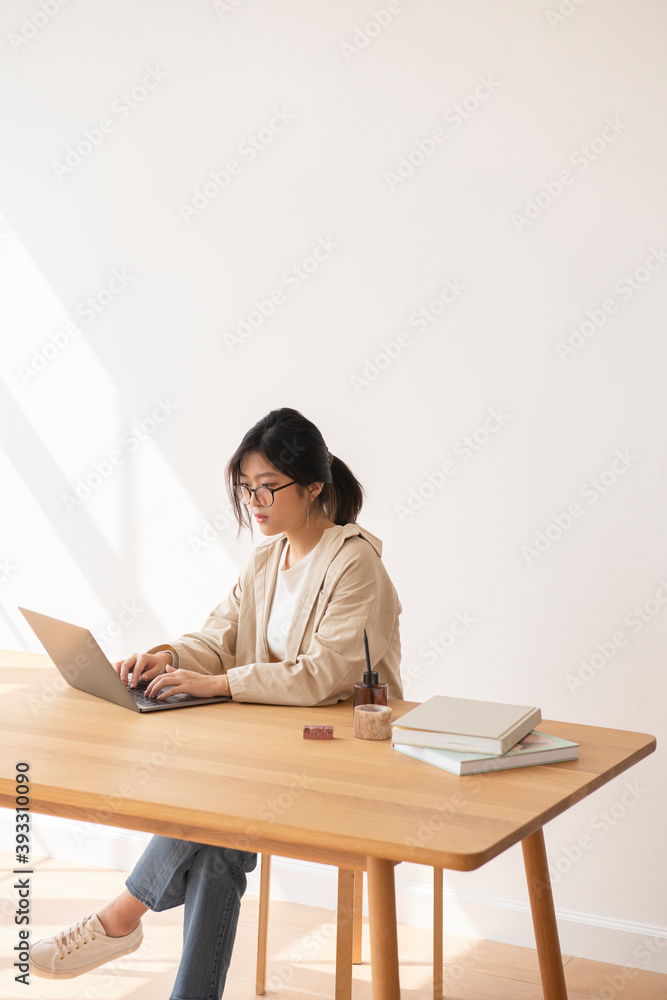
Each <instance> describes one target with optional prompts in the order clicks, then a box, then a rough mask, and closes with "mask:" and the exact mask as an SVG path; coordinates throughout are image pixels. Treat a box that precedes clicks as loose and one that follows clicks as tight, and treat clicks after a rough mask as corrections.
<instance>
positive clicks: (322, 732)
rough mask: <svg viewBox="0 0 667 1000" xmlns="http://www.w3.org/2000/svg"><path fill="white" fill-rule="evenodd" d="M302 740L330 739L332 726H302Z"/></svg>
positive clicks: (331, 737)
mask: <svg viewBox="0 0 667 1000" xmlns="http://www.w3.org/2000/svg"><path fill="white" fill-rule="evenodd" d="M303 738H304V740H332V739H333V726H304V727H303Z"/></svg>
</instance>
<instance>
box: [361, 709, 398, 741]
mask: <svg viewBox="0 0 667 1000" xmlns="http://www.w3.org/2000/svg"><path fill="white" fill-rule="evenodd" d="M354 735H355V736H356V737H357V739H359V740H388V739H389V737H390V736H391V709H390V708H388V707H387V706H386V705H357V707H356V708H355V710H354Z"/></svg>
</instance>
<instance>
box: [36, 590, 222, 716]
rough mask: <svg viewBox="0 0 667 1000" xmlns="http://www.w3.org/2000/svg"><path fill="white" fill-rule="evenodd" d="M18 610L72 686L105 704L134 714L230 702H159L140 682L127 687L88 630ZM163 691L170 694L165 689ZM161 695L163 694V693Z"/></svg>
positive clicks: (177, 698) (183, 698) (185, 697)
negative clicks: (148, 694) (103, 701)
mask: <svg viewBox="0 0 667 1000" xmlns="http://www.w3.org/2000/svg"><path fill="white" fill-rule="evenodd" d="M19 611H20V612H21V614H22V615H23V617H24V618H25V620H26V621H27V623H28V625H29V626H30V628H31V629H32V630H33V632H34V633H35V635H36V636H37V638H38V639H39V641H40V642H41V644H42V646H43V647H44V649H45V650H46V652H47V653H48V654H49V656H50V657H51V659H52V660H53V662H54V663H55V665H56V667H57V668H58V670H59V671H60V673H61V674H62V675H63V677H64V678H65V680H66V681H67V683H68V684H69V685H70V687H73V688H76V689H77V690H78V691H85V692H86V694H92V695H95V697H96V698H103V699H104V700H105V701H110V702H113V704H114V705H120V707H121V708H129V709H130V711H131V712H161V711H162V710H163V709H165V708H190V707H191V706H192V705H210V704H211V703H212V702H215V701H231V698H229V697H228V696H227V695H215V696H214V697H212V698H197V696H196V695H193V694H182V693H181V694H172V695H168V697H166V698H163V699H162V700H161V701H157V700H156V699H155V698H147V697H146V695H145V693H144V692H145V690H146V687H147V684H146V683H145V682H143V681H141V680H140V681H139V683H138V684H137V686H136V688H127V687H125V685H124V684H123V682H122V680H121V679H120V676H119V675H118V674H117V673H116V671H115V670H114V668H113V666H112V664H111V663H110V662H109V660H108V659H107V658H106V656H105V655H104V653H103V652H102V650H101V649H100V647H99V646H98V644H97V642H96V640H95V638H94V636H93V635H91V633H90V632H89V631H88V629H87V628H80V627H79V626H78V625H70V624H69V622H61V621H59V619H58V618H49V617H48V615H40V614H38V613H37V612H36V611H27V610H26V609H25V608H19ZM162 691H169V688H168V687H166V688H163V689H162ZM161 693H162V692H161Z"/></svg>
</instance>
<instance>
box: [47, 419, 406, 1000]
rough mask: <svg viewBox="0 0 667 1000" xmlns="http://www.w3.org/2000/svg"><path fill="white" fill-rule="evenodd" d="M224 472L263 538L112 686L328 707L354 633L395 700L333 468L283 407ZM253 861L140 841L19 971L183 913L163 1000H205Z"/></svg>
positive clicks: (354, 498) (316, 435) (357, 537)
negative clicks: (230, 577) (218, 592)
mask: <svg viewBox="0 0 667 1000" xmlns="http://www.w3.org/2000/svg"><path fill="white" fill-rule="evenodd" d="M225 471H226V477H227V485H228V490H229V493H230V498H231V502H232V504H233V507H234V511H235V514H236V519H237V522H238V525H239V532H240V531H241V529H242V528H243V527H249V528H250V530H251V532H252V525H253V521H254V522H256V523H257V524H258V525H259V530H260V532H261V533H262V535H264V536H266V540H263V541H261V542H260V544H258V545H257V546H256V548H255V549H254V550H253V553H252V555H251V557H250V559H249V561H248V563H247V565H246V567H245V569H244V570H243V571H242V573H241V575H240V577H239V579H238V581H237V582H236V584H235V586H234V587H233V589H232V591H231V592H230V594H229V595H228V596H227V598H225V600H223V601H222V602H221V603H220V604H218V606H217V607H216V608H214V609H213V611H211V613H210V615H209V617H208V618H207V620H206V621H205V622H204V625H203V627H202V629H201V631H199V632H190V633H186V634H185V635H182V636H181V637H180V638H179V639H176V640H175V641H174V642H173V643H171V644H166V645H160V646H154V647H153V648H152V649H150V650H148V652H146V653H139V654H137V653H133V654H132V655H131V656H129V657H127V658H126V659H125V660H119V661H118V662H117V663H116V664H115V667H116V670H117V671H118V673H119V674H120V676H121V678H122V679H123V681H124V682H125V683H130V684H132V685H136V684H137V682H138V680H139V677H142V678H143V679H144V681H146V680H148V681H149V682H150V683H149V685H148V688H147V694H148V695H149V696H151V697H155V698H163V697H165V695H166V692H165V691H164V688H165V687H168V688H169V692H168V693H169V694H174V693H176V692H178V691H184V692H188V693H191V694H195V695H199V696H201V697H207V696H210V695H214V694H224V695H229V696H230V697H231V698H232V699H233V700H234V701H242V702H243V701H245V702H260V703H264V704H272V705H312V706H319V705H331V704H335V703H336V702H337V701H341V700H344V699H347V698H349V697H350V696H351V695H352V691H353V686H354V684H355V682H356V681H358V680H360V679H361V676H362V673H363V671H364V670H365V669H366V666H365V654H364V642H363V630H364V628H365V629H366V634H367V636H368V644H369V649H370V653H371V658H372V661H373V669H377V670H379V672H380V679H381V680H382V681H386V682H387V683H388V684H389V697H390V698H402V697H403V691H402V687H401V679H400V673H399V664H400V638H399V625H398V617H399V615H400V613H401V611H402V608H401V604H400V601H399V599H398V595H397V593H396V590H395V588H394V586H393V584H392V582H391V580H390V579H389V576H388V574H387V571H386V570H385V568H384V565H383V563H382V559H381V553H382V543H381V542H380V540H379V539H378V538H376V537H375V536H374V535H372V534H370V532H368V531H366V530H365V529H364V528H362V527H360V526H359V525H358V524H357V523H356V522H357V515H358V513H359V511H360V509H361V504H362V500H363V491H362V487H361V485H360V483H359V482H358V481H357V480H356V478H355V477H354V475H353V474H352V472H351V471H350V469H349V468H348V467H347V465H346V464H345V463H344V462H343V461H341V459H339V458H335V457H334V456H333V455H332V454H331V453H330V452H329V451H328V450H327V447H326V445H325V443H324V440H323V438H322V435H321V433H320V432H319V430H318V429H317V427H315V425H314V424H313V423H311V422H310V421H309V420H307V419H306V418H305V417H304V416H302V414H301V413H299V412H298V411H297V410H293V409H289V408H283V409H280V410H272V411H271V412H270V413H269V414H267V416H265V417H264V418H263V419H262V420H260V421H259V422H258V423H257V424H255V426H254V427H252V428H251V429H250V430H249V431H248V433H247V434H246V435H245V437H244V438H243V440H242V442H241V444H240V445H239V447H238V449H237V450H236V452H235V454H234V455H233V456H232V457H231V459H230V460H229V462H228V463H227V467H226V470H225ZM130 671H131V678H130ZM220 711H223V712H224V707H221V708H220ZM256 862H257V855H256V854H251V853H248V852H244V851H237V850H233V849H231V848H226V847H214V846H211V845H208V844H198V843H193V842H191V841H186V840H176V839H173V838H170V837H160V836H154V837H153V838H152V840H151V841H150V842H149V843H148V845H147V847H146V849H145V851H144V853H143V854H142V856H141V858H140V859H139V861H138V862H137V864H136V866H135V868H134V870H133V871H132V873H131V874H130V876H129V877H128V879H127V881H126V883H125V884H126V888H125V889H124V890H123V891H122V892H121V893H120V895H119V896H117V897H116V898H115V899H113V900H112V901H111V902H109V903H106V904H105V905H104V906H103V907H102V908H101V909H99V910H98V911H97V913H93V914H91V915H90V916H87V917H85V918H84V919H83V920H80V921H79V922H78V923H76V924H73V925H72V926H71V927H69V928H67V929H66V930H63V931H60V932H59V933H58V934H56V935H54V937H51V938H43V939H42V940H41V941H37V942H36V943H35V944H34V945H33V946H32V948H31V951H30V958H31V965H32V971H33V972H34V973H35V975H37V976H43V977H45V978H47V979H71V978H73V977H74V976H78V975H81V974H82V973H84V972H89V971H90V970H91V969H95V968H97V967H98V966H99V965H102V964H104V963H105V962H110V961H113V959H115V958H119V957H120V956H121V955H126V954H129V953H130V952H132V951H135V950H136V949H137V948H138V947H139V945H140V944H141V941H142V938H143V933H142V926H141V917H142V916H143V914H144V913H145V912H146V910H148V909H151V910H165V909H169V908H170V907H173V906H179V905H180V904H184V905H185V910H184V927H183V954H182V957H181V962H180V965H179V969H178V974H177V977H176V982H175V984H174V987H173V990H172V1000H219V998H220V997H221V996H222V991H223V988H224V985H225V978H226V975H227V970H228V968H229V963H230V961H231V955H232V948H233V945H234V937H235V934H236V925H237V922H238V915H239V910H240V903H241V897H242V895H243V893H244V891H245V888H246V873H247V872H249V871H252V870H253V868H254V867H255V865H256Z"/></svg>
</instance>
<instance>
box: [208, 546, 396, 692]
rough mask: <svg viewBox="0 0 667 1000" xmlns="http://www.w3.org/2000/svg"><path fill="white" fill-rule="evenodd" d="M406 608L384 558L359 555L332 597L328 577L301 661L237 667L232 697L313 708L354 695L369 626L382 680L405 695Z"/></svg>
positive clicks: (230, 677) (232, 674)
mask: <svg viewBox="0 0 667 1000" xmlns="http://www.w3.org/2000/svg"><path fill="white" fill-rule="evenodd" d="M320 602H322V604H323V605H324V607H323V608H322V607H320ZM400 610H401V607H400V604H399V601H398V596H397V594H396V591H395V590H394V587H393V584H392V583H391V580H390V579H389V576H388V575H387V572H386V570H385V568H384V565H383V563H382V561H381V559H380V558H379V557H378V556H376V555H375V554H373V555H372V556H370V557H368V558H365V559H355V560H354V561H352V562H350V563H349V564H348V565H347V566H346V567H345V569H344V570H343V572H342V573H341V574H340V576H339V577H338V579H337V580H336V581H335V583H334V585H333V587H332V589H331V592H330V593H329V595H328V599H327V584H326V581H325V586H324V589H323V590H322V591H321V592H320V596H319V599H318V607H317V611H316V620H315V630H314V632H313V635H312V638H311V641H310V643H309V645H308V649H307V650H305V651H304V652H302V653H299V654H298V656H297V659H296V661H294V660H281V661H280V662H278V663H247V664H243V665H238V666H236V667H234V668H233V669H232V670H230V671H229V674H228V680H229V685H230V690H231V693H232V697H233V698H234V700H235V701H249V702H256V703H261V704H270V705H311V706H313V707H318V706H321V705H332V704H335V703H336V702H337V701H343V700H345V699H347V698H349V697H350V696H351V695H352V693H353V689H354V684H355V683H356V682H357V681H360V680H361V679H362V674H363V672H364V670H365V669H366V659H365V652H364V628H365V629H366V634H367V636H368V645H369V651H370V655H371V662H372V665H373V668H374V669H376V668H377V669H379V670H380V675H381V676H380V681H382V682H384V681H388V682H389V696H390V697H391V698H402V696H403V693H402V688H401V682H400V673H399V672H398V663H399V661H400V640H399V632H398V615H399V613H400ZM318 615H319V622H318V621H317V616H318ZM383 665H384V666H383ZM384 667H387V669H384Z"/></svg>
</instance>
